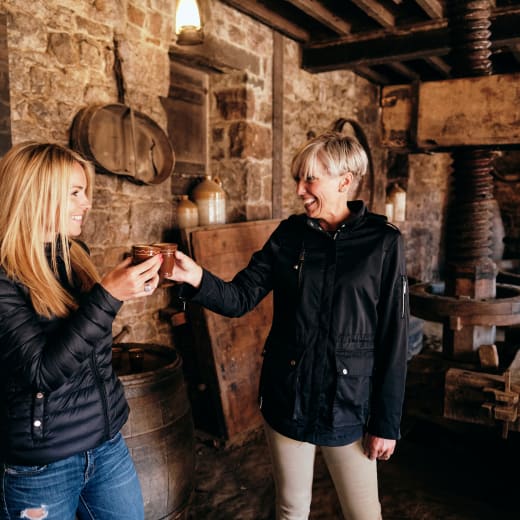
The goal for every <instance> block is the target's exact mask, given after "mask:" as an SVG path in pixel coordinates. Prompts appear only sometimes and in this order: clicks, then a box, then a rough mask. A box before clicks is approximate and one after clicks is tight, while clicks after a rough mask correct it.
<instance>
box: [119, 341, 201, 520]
mask: <svg viewBox="0 0 520 520" xmlns="http://www.w3.org/2000/svg"><path fill="white" fill-rule="evenodd" d="M114 346H115V347H120V348H122V349H123V352H122V356H121V364H120V367H119V368H118V369H117V372H118V375H119V378H120V379H121V381H122V383H123V385H124V388H125V394H126V398H127V400H128V403H129V405H130V417H129V420H128V421H127V423H126V424H125V426H124V428H123V430H122V433H123V436H124V438H125V440H126V443H127V445H128V448H129V449H130V453H131V454H132V458H133V460H134V464H135V466H136V470H137V474H138V476H139V480H140V482H141V487H142V490H143V499H144V509H145V518H146V520H162V519H178V520H185V519H186V518H187V510H188V506H189V502H190V499H191V495H192V492H193V488H194V481H195V441H194V439H195V436H194V427H193V419H192V414H191V407H190V402H189V400H188V394H187V391H186V385H185V381H184V376H183V372H182V359H181V357H180V356H179V354H178V353H177V351H176V350H175V349H173V348H169V347H165V346H161V345H154V344H144V343H118V344H116V345H114ZM135 348H140V349H142V351H143V353H144V363H143V371H142V372H139V373H132V372H131V369H130V363H129V356H128V355H127V353H128V350H130V349H135Z"/></svg>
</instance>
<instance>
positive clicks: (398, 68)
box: [388, 61, 420, 81]
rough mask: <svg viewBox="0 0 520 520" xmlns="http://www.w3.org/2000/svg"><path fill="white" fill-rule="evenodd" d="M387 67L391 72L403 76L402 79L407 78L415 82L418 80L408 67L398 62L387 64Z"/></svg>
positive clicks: (416, 75) (415, 73)
mask: <svg viewBox="0 0 520 520" xmlns="http://www.w3.org/2000/svg"><path fill="white" fill-rule="evenodd" d="M388 67H390V68H391V69H392V70H394V71H395V72H397V73H398V74H400V75H401V76H403V77H404V78H407V79H409V80H411V81H416V80H418V79H420V75H419V74H418V73H417V72H415V71H414V70H412V69H411V68H410V67H408V65H405V64H404V63H400V62H398V61H396V62H394V63H389V64H388Z"/></svg>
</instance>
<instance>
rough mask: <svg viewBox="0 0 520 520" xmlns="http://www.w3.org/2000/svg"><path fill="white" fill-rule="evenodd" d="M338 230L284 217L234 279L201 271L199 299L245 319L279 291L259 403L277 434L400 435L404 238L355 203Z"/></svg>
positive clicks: (318, 440) (346, 439) (334, 440)
mask: <svg viewBox="0 0 520 520" xmlns="http://www.w3.org/2000/svg"><path fill="white" fill-rule="evenodd" d="M349 208H350V210H351V218H350V219H349V220H348V221H347V223H345V224H344V225H343V226H342V227H341V228H340V229H339V230H338V231H337V232H336V233H335V234H334V235H333V236H331V235H330V234H328V233H326V232H324V231H323V230H322V229H321V228H320V227H319V226H318V224H317V222H316V221H313V220H311V219H309V218H307V217H306V216H305V215H299V216H293V217H290V218H289V219H287V220H284V221H282V222H281V223H280V225H279V227H278V228H277V229H276V230H275V231H274V232H273V234H272V236H271V237H270V238H269V240H268V241H267V243H266V244H265V245H264V247H263V248H262V250H260V251H258V252H257V253H255V254H254V255H253V257H252V259H251V261H250V263H249V265H248V266H247V267H246V268H245V269H244V270H242V271H241V272H240V273H238V274H237V275H236V276H235V277H234V278H233V280H232V281H231V282H224V281H222V280H221V279H219V278H218V277H216V276H214V275H212V274H211V273H209V272H207V271H204V274H203V278H202V284H201V287H200V289H199V290H198V291H197V292H196V293H195V295H194V296H193V299H192V300H193V301H195V302H198V303H201V304H202V305H204V306H205V307H207V308H209V309H211V310H213V311H215V312H218V313H220V314H224V315H226V316H241V315H242V314H244V313H245V312H247V311H249V310H250V309H252V308H253V307H254V306H255V305H256V304H258V303H259V302H260V301H261V300H262V298H264V297H265V296H266V294H267V293H268V292H269V291H271V290H273V297H274V309H273V324H272V328H271V331H270V333H269V336H268V338H267V341H266V345H265V350H264V363H263V367H262V374H261V381H260V405H261V408H262V413H263V415H264V417H265V419H266V420H267V422H268V423H269V424H270V425H271V426H272V427H273V428H274V429H275V430H277V431H279V432H280V433H282V434H284V435H286V436H288V437H292V438H294V439H297V440H302V441H307V442H311V443H314V444H318V445H330V446H335V445H343V444H347V443H350V442H352V441H354V440H356V439H357V438H359V437H360V436H361V435H362V434H363V431H364V430H365V429H367V430H368V431H369V432H370V433H372V434H374V435H377V436H379V437H384V438H387V439H397V438H399V424H400V420H401V409H402V404H403V397H404V388H405V377H406V355H407V338H408V315H409V311H408V295H407V278H406V269H405V256H404V249H403V241H402V237H401V234H400V232H399V230H398V229H397V228H395V226H392V225H391V224H388V223H387V221H386V218H385V217H383V216H380V215H375V214H373V213H370V212H368V211H367V209H366V207H365V206H364V204H363V203H362V202H361V201H355V202H349Z"/></svg>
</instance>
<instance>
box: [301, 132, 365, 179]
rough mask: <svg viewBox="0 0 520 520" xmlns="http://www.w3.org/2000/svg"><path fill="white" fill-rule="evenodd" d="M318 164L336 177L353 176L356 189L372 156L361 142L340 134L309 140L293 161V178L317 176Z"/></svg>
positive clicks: (330, 134)
mask: <svg viewBox="0 0 520 520" xmlns="http://www.w3.org/2000/svg"><path fill="white" fill-rule="evenodd" d="M318 162H319V163H321V164H322V165H323V166H324V167H325V171H326V173H327V174H328V175H330V176H332V177H340V176H342V175H345V174H346V173H347V172H350V173H352V176H353V188H354V189H355V188H356V187H357V186H358V185H359V183H360V182H361V180H362V178H363V176H364V175H365V174H366V172H367V168H368V156H367V153H366V151H365V149H364V148H363V146H362V145H361V144H360V142H359V141H358V140H357V139H356V138H355V137H352V136H348V135H342V134H340V133H339V132H326V133H324V134H321V135H318V136H317V137H314V138H313V139H311V140H310V141H307V142H306V143H305V144H304V145H303V146H302V147H301V148H300V149H299V150H298V151H297V152H296V154H295V156H294V158H293V160H292V164H291V175H292V176H293V178H294V179H296V180H297V179H303V178H306V177H309V176H312V175H315V172H316V168H317V164H318Z"/></svg>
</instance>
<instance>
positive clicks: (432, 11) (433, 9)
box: [415, 0, 444, 19]
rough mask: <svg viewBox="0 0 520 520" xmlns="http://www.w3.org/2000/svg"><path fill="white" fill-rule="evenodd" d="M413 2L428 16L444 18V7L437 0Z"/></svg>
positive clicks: (416, 0)
mask: <svg viewBox="0 0 520 520" xmlns="http://www.w3.org/2000/svg"><path fill="white" fill-rule="evenodd" d="M415 3H416V4H417V5H418V6H419V7H420V8H421V9H422V10H423V11H424V12H425V13H426V14H427V15H428V16H429V17H430V18H433V19H435V18H444V9H443V7H442V4H441V3H440V2H439V1H438V0H415Z"/></svg>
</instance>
